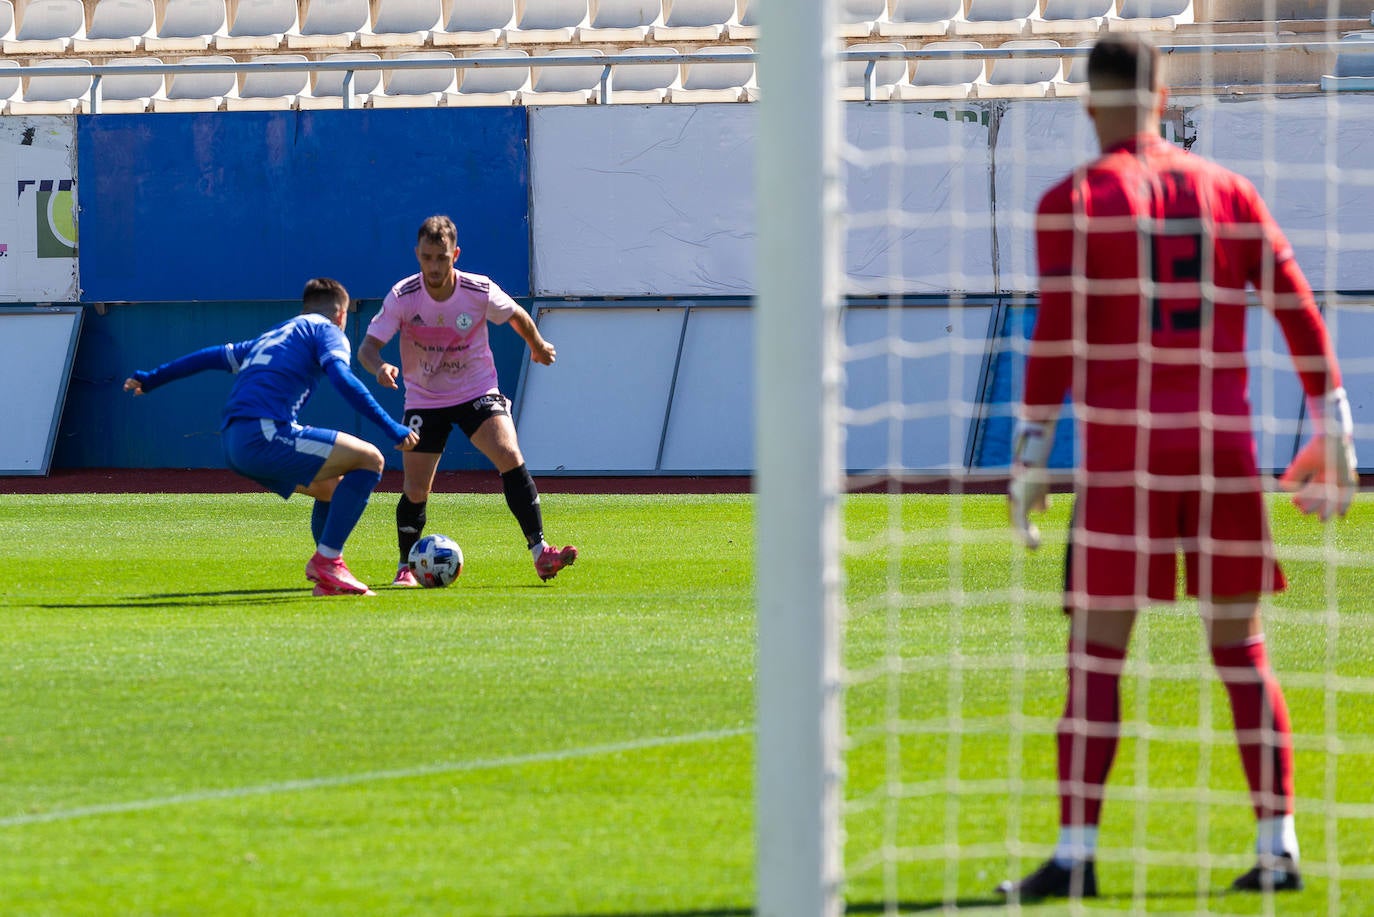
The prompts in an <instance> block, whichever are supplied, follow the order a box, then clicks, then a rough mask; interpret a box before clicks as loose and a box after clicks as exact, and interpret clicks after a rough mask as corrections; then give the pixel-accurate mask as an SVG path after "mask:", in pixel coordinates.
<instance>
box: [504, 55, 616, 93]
mask: <svg viewBox="0 0 1374 917" xmlns="http://www.w3.org/2000/svg"><path fill="white" fill-rule="evenodd" d="M604 56H605V55H604V54H602V52H600V51H597V50H594V49H582V48H568V49H564V50H559V51H550V52H548V53H546V54H541V55H539V56H538V57H537V58H534V59H533V60H532V61H531V63H532V66H531V67H530V88H529V89H528V90H526V91H524V92H522V93H521V94H520V102H521V104H524V105H586V104H588V103H590V102H594V101H596V100H597V97H598V95H599V94H600V88H601V71H602V69H603V68H601V67H593V66H588V65H583V66H571V67H570V66H566V65H565V66H561V67H560V66H558V65H557V64H553V65H549V64H548V63H546V61H551V60H559V59H567V58H582V59H586V58H589V57H604Z"/></svg>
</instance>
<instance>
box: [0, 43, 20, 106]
mask: <svg viewBox="0 0 1374 917" xmlns="http://www.w3.org/2000/svg"><path fill="white" fill-rule="evenodd" d="M18 71H19V61H17V60H9V59H8V58H4V57H0V112H4V111H8V110H9V103H10V100H11V99H14V98H17V97H18V95H19V91H20V90H21V89H22V88H23V84H24V81H23V80H22V79H20V77H19V72H18ZM11 74H13V75H11Z"/></svg>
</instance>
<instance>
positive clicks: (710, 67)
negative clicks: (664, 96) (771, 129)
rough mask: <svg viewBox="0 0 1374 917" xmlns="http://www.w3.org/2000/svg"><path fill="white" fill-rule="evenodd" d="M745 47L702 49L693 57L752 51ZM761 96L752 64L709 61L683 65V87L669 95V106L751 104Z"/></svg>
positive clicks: (746, 62)
mask: <svg viewBox="0 0 1374 917" xmlns="http://www.w3.org/2000/svg"><path fill="white" fill-rule="evenodd" d="M752 50H753V49H752V48H748V47H743V46H730V47H715V48H700V49H698V50H696V51H693V52H691V53H693V54H706V55H712V56H714V55H725V54H733V53H737V52H740V51H752ZM757 96H758V85H757V84H756V83H755V82H754V64H753V62H752V61H719V62H717V61H709V62H706V63H698V64H693V63H687V64H683V65H682V86H681V88H679V89H674V90H672V92H670V93H669V94H668V101H670V102H749V101H752V100H754V99H755V98H756V97H757Z"/></svg>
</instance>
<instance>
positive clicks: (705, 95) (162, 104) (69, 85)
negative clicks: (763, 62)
mask: <svg viewBox="0 0 1374 917" xmlns="http://www.w3.org/2000/svg"><path fill="white" fill-rule="evenodd" d="M1235 37H1236V38H1237V40H1238V43H1239V39H1243V38H1246V37H1247V36H1244V35H1241V36H1235ZM1223 38H1224V36H1223ZM1090 43H1091V41H1090V40H1089V41H1086V42H1080V43H1079V47H1080V48H1081V47H1083V46H1086V45H1088V44H1090ZM1343 43H1359V47H1356V48H1355V49H1354V50H1352V52H1351V53H1350V54H1348V55H1344V54H1341V55H1335V56H1334V61H1335V67H1334V68H1331V67H1330V66H1329V63H1323V61H1322V58H1321V57H1320V56H1318V55H1312V54H1309V53H1307V51H1306V50H1305V49H1304V48H1303V46H1302V45H1301V44H1295V45H1293V47H1292V48H1291V49H1290V50H1287V51H1284V50H1283V49H1282V46H1280V45H1275V44H1272V43H1271V44H1264V43H1255V44H1254V47H1255V49H1256V50H1255V52H1254V54H1255V55H1263V58H1264V60H1263V64H1262V65H1259V64H1257V63H1256V62H1255V60H1250V61H1249V62H1248V63H1247V62H1246V61H1245V58H1246V57H1247V56H1248V55H1247V54H1244V53H1226V54H1217V55H1215V56H1214V57H1213V58H1211V59H1208V60H1206V61H1204V60H1203V59H1202V57H1201V56H1199V55H1177V56H1175V57H1174V59H1173V60H1172V61H1171V71H1172V72H1171V82H1172V83H1173V84H1174V85H1175V86H1176V87H1180V88H1186V87H1189V86H1202V85H1204V84H1206V85H1210V86H1212V87H1213V91H1238V89H1239V88H1240V87H1246V86H1254V85H1256V83H1257V82H1258V81H1259V80H1267V81H1276V82H1278V83H1281V84H1282V85H1283V87H1284V88H1287V89H1290V90H1291V89H1293V88H1294V87H1297V86H1301V87H1303V88H1305V89H1315V88H1316V87H1317V86H1318V85H1321V86H1322V87H1323V88H1326V89H1358V90H1368V89H1374V53H1356V51H1359V50H1361V49H1363V50H1364V51H1369V52H1374V30H1365V31H1361V32H1355V33H1352V34H1350V35H1348V36H1346V38H1345V39H1344V40H1343ZM1069 47H1071V46H1070V45H1067V44H1060V43H1059V42H1056V41H1054V40H1053V39H1046V38H1040V39H1012V40H1009V41H1005V42H1003V43H1001V44H1000V45H998V46H997V49H998V51H999V52H1013V53H1017V52H1019V53H1020V55H1021V56H1013V57H995V58H994V57H988V56H986V55H985V54H984V53H983V52H984V51H986V50H987V48H986V47H985V46H984V45H983V44H981V43H979V42H976V41H971V40H968V39H949V40H946V39H942V40H937V41H933V42H926V43H924V44H920V43H914V42H913V43H911V44H910V45H905V44H902V43H900V42H868V43H860V44H855V45H851V46H850V47H849V50H850V51H851V52H852V55H851V59H849V60H847V61H846V62H845V64H844V66H843V68H842V73H843V78H842V88H841V90H840V94H841V97H842V98H843V99H845V100H849V101H887V100H915V99H924V100H962V99H987V98H996V99H1010V98H1017V99H1026V98H1047V97H1063V96H1077V95H1081V94H1082V92H1083V90H1084V87H1085V82H1084V81H1085V74H1084V64H1085V61H1086V59H1085V58H1084V57H1083V56H1082V54H1081V53H1080V54H1076V55H1060V54H1056V53H1048V52H1058V51H1061V50H1065V49H1068V48H1069ZM917 49H919V51H920V52H932V53H933V54H934V55H937V56H931V57H919V58H903V57H899V56H896V55H900V54H903V53H905V52H908V51H913V50H917ZM751 52H752V49H751V48H749V47H748V46H721V45H708V46H705V47H702V48H697V49H687V50H686V51H679V49H675V48H632V49H628V50H625V51H620V52H617V56H619V57H622V58H624V57H629V58H633V57H644V58H648V57H653V58H654V60H652V61H649V60H646V62H645V63H642V64H641V63H636V64H618V65H614V66H612V67H610V69H609V73H607V70H606V67H605V66H597V65H596V64H595V63H591V62H595V61H598V60H599V59H603V58H604V57H605V55H604V53H603V52H602V51H600V50H597V49H579V48H568V49H560V50H556V51H552V52H548V53H544V54H538V55H533V56H532V55H530V53H529V52H527V51H523V50H512V49H496V48H493V49H476V50H471V51H468V52H467V53H465V54H463V55H461V56H458V55H455V54H454V53H453V52H452V51H447V50H428V51H411V52H403V53H399V54H394V55H390V56H388V57H386V58H383V57H382V56H381V55H379V54H377V53H375V52H361V51H348V52H336V53H331V54H323V55H317V56H316V57H317V59H318V60H322V61H335V62H356V61H369V62H382V61H386V60H397V61H400V60H409V61H465V62H466V61H482V60H485V61H488V62H489V63H488V64H487V65H486V66H448V67H443V66H428V67H425V68H423V69H421V68H401V67H397V68H384V67H376V68H375V69H365V70H356V71H354V80H353V84H352V90H351V92H350V93H349V97H348V99H347V102H346V101H345V98H344V73H345V68H343V67H340V68H339V69H329V70H323V69H316V70H313V71H310V72H307V71H306V70H282V69H270V68H266V67H256V68H255V67H252V66H250V67H248V68H246V69H245V68H243V67H242V66H240V65H241V64H242V63H243V62H241V61H237V60H236V59H235V58H234V57H231V56H228V55H205V56H200V57H191V58H184V59H181V60H179V61H177V62H176V63H177V64H178V65H179V69H177V70H176V71H174V72H168V73H166V74H164V73H162V72H156V71H153V70H152V69H151V68H153V67H160V66H162V65H163V60H162V59H161V58H157V57H152V56H145V57H137V58H112V59H111V61H110V62H113V63H119V64H123V65H126V66H127V65H130V64H138V65H142V66H141V67H140V68H139V69H140V70H143V69H144V68H147V72H136V73H119V74H107V75H105V76H103V77H101V82H100V97H101V100H100V103H99V109H98V110H99V111H100V112H102V113H114V112H140V111H195V110H220V109H224V110H235V109H289V108H301V109H310V108H340V107H345V105H346V104H347V106H348V107H355V106H357V107H362V106H371V107H398V106H434V105H445V106H459V105H514V104H524V105H556V104H558V105H561V104H579V105H581V104H591V103H597V102H613V103H633V104H646V103H662V102H747V101H752V100H755V99H757V98H758V95H759V89H758V84H757V81H756V76H755V64H754V61H753V59H752V57H751V56H750V53H751ZM866 54H873V55H874V56H873V57H865V55H866ZM878 54H887V55H893V56H888V57H879V56H877V55H878ZM674 56H681V57H683V59H682V60H673V59H672V58H673V57H674ZM713 58H716V59H713ZM741 58H743V59H741ZM497 59H505V61H506V62H507V63H505V64H498V63H497ZM513 59H514V60H516V61H518V63H517V64H516V65H511V64H510V62H511V61H512V60H513ZM308 60H311V58H309V57H307V56H306V55H305V54H269V55H260V56H256V57H252V58H251V59H250V61H253V62H260V63H270V62H273V61H275V62H278V63H287V62H295V63H304V62H306V61H308ZM575 60H576V61H583V62H587V63H581V64H576V63H573V61H575ZM525 61H528V63H525ZM90 63H91V62H90V61H88V60H85V59H76V58H60V59H54V60H48V61H44V60H35V61H33V62H32V63H31V64H30V65H29V66H28V67H21V66H20V64H19V62H17V61H14V60H10V59H0V113H7V114H30V115H33V114H72V113H77V112H90V111H92V103H91V99H90V96H91V90H92V82H93V77H92V75H91V74H89V73H86V74H63V75H38V76H30V75H29V73H28V71H30V70H32V69H33V68H34V67H41V66H45V65H48V66H51V65H54V64H57V65H64V66H67V67H71V66H72V65H83V64H90ZM196 64H201V65H206V64H208V65H218V66H220V67H222V68H223V70H222V72H210V71H208V69H200V68H198V67H196V66H195V65H196ZM236 67H237V69H238V71H239V72H237V73H236V72H233V70H234V69H235V68H236ZM1190 67H1191V68H1192V70H1190V69H1189V68H1190ZM1328 73H1329V74H1331V75H1327V74H1328ZM1256 74H1258V77H1257V76H1256ZM603 79H604V85H603Z"/></svg>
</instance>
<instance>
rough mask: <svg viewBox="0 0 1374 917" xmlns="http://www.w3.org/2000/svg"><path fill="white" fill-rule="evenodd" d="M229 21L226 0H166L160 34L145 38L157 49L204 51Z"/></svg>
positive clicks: (149, 46) (145, 42)
mask: <svg viewBox="0 0 1374 917" xmlns="http://www.w3.org/2000/svg"><path fill="white" fill-rule="evenodd" d="M228 21H229V14H228V11H227V8H226V7H225V0H163V5H162V18H161V20H160V21H159V22H158V26H157V34H156V35H153V36H151V37H149V38H145V39H144V40H143V48H144V50H146V51H151V52H156V53H166V52H177V51H204V50H206V49H208V48H209V47H210V44H211V42H213V41H214V40H215V39H216V38H217V37H219V36H220V35H223V34H224V30H225V26H226V24H227V23H228Z"/></svg>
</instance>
